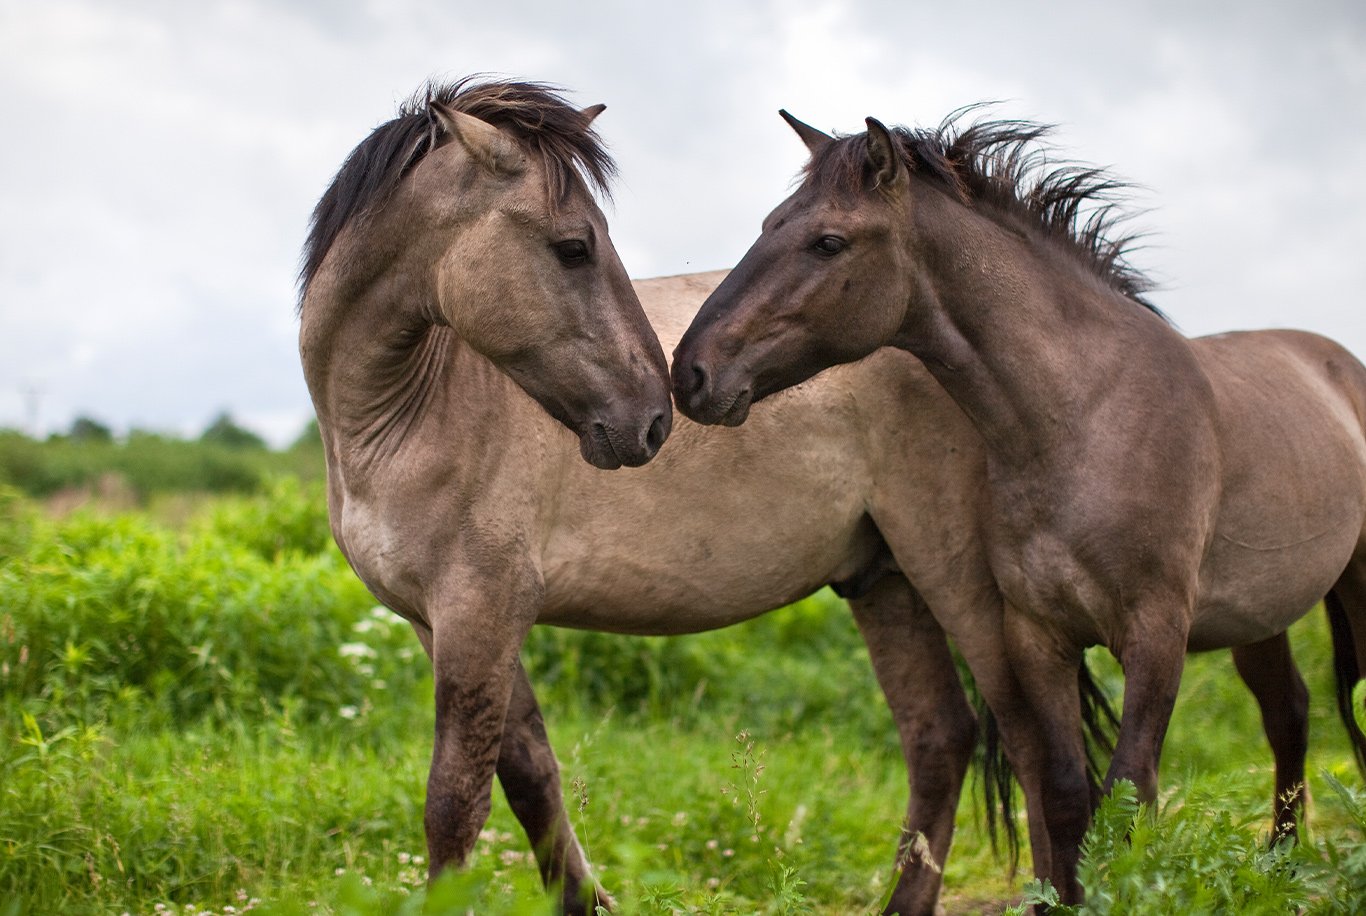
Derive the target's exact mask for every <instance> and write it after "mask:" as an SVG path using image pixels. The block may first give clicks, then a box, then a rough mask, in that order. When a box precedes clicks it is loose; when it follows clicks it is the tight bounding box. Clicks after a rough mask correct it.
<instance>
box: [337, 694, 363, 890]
mask: <svg viewBox="0 0 1366 916" xmlns="http://www.w3.org/2000/svg"><path fill="white" fill-rule="evenodd" d="M337 715H339V716H341V717H342V718H343V719H354V718H356V716H358V715H360V710H359V709H357V708H356V707H354V706H343V707H342V708H341V709H338V710H337ZM341 873H342V870H341V869H338V871H337V874H339V875H340V874H341Z"/></svg>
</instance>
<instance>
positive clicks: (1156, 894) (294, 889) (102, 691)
mask: <svg viewBox="0 0 1366 916" xmlns="http://www.w3.org/2000/svg"><path fill="white" fill-rule="evenodd" d="M197 505H198V504H197ZM1295 641H1296V653H1297V657H1298V658H1299V660H1300V663H1301V665H1302V666H1303V667H1304V669H1305V673H1306V677H1307V679H1308V680H1309V682H1310V687H1311V692H1312V694H1313V696H1314V698H1315V703H1316V705H1315V711H1314V717H1315V718H1314V735H1315V738H1314V749H1313V754H1314V758H1313V761H1312V763H1313V765H1315V766H1316V767H1319V768H1323V769H1326V770H1327V771H1328V772H1327V773H1325V774H1324V775H1323V776H1322V777H1315V778H1316V779H1317V780H1318V783H1317V784H1316V786H1315V789H1314V793H1313V797H1314V798H1315V805H1314V806H1313V808H1312V810H1311V815H1312V817H1313V821H1312V823H1313V832H1312V833H1311V834H1310V835H1309V839H1308V841H1307V842H1306V843H1305V844H1304V845H1303V846H1301V847H1287V846H1281V847H1276V848H1271V847H1269V846H1268V845H1267V831H1268V826H1269V795H1270V784H1271V782H1270V767H1269V755H1268V753H1267V751H1266V748H1265V744H1264V743H1263V740H1262V738H1261V736H1260V725H1259V722H1258V718H1257V713H1256V707H1255V705H1254V704H1253V703H1252V702H1251V700H1250V699H1249V698H1248V697H1247V695H1246V692H1245V690H1244V689H1243V688H1242V687H1241V685H1240V684H1239V683H1238V682H1237V680H1236V678H1235V677H1234V676H1233V675H1232V673H1231V667H1230V666H1229V664H1228V660H1227V657H1226V656H1223V655H1220V654H1211V655H1208V656H1202V657H1197V658H1192V659H1191V660H1190V662H1189V664H1188V667H1187V673H1186V678H1185V681H1186V683H1185V684H1184V685H1183V689H1182V699H1181V700H1180V701H1179V702H1178V706H1177V716H1176V720H1175V721H1174V723H1173V726H1172V730H1171V733H1170V734H1171V737H1170V739H1169V743H1168V751H1167V755H1166V756H1167V763H1168V767H1167V770H1166V772H1165V774H1164V783H1165V784H1167V785H1171V786H1179V787H1180V788H1179V790H1178V791H1177V792H1176V793H1175V794H1173V795H1171V796H1169V797H1167V799H1166V800H1165V801H1164V803H1163V804H1162V805H1161V806H1160V807H1159V809H1158V810H1157V811H1156V812H1154V811H1151V810H1148V809H1146V808H1142V807H1141V806H1138V805H1137V804H1136V803H1135V801H1134V795H1133V792H1132V788H1131V787H1127V786H1124V787H1121V789H1120V791H1118V792H1117V793H1116V794H1115V796H1114V797H1113V798H1111V799H1110V800H1109V801H1107V803H1106V805H1105V807H1104V808H1102V810H1101V812H1100V813H1099V814H1098V816H1097V819H1096V823H1095V826H1094V829H1093V830H1092V832H1091V834H1090V835H1089V836H1088V838H1087V841H1086V853H1087V855H1086V860H1085V862H1084V863H1083V866H1082V880H1083V881H1084V883H1085V885H1086V888H1087V891H1088V895H1089V898H1088V903H1087V904H1086V906H1085V907H1083V908H1081V910H1080V912H1086V913H1091V912H1095V913H1101V912H1105V913H1115V912H1126V913H1128V912H1133V913H1152V912H1156V913H1178V912H1179V913H1187V912H1191V913H1199V912H1210V913H1213V912H1252V913H1256V912H1273V911H1274V912H1292V911H1294V910H1296V909H1300V910H1302V911H1304V912H1306V913H1314V914H1319V913H1322V914H1328V913H1341V912H1347V911H1348V910H1347V909H1344V907H1346V906H1348V903H1350V902H1352V901H1357V900H1360V899H1363V897H1366V796H1363V795H1362V793H1361V791H1360V790H1359V789H1353V788H1348V787H1347V786H1345V785H1343V782H1344V781H1352V780H1354V778H1355V777H1352V776H1349V775H1348V774H1349V772H1350V771H1349V770H1348V766H1349V764H1350V760H1351V756H1350V750H1349V748H1348V746H1347V744H1346V743H1345V741H1344V740H1343V738H1342V735H1341V729H1340V727H1339V725H1338V723H1337V722H1336V720H1335V713H1334V709H1333V703H1332V692H1331V690H1330V689H1329V688H1328V686H1327V680H1326V679H1327V678H1328V677H1329V676H1330V672H1331V664H1330V662H1329V649H1328V643H1327V636H1326V630H1325V628H1324V627H1323V622H1322V620H1321V619H1319V618H1317V617H1315V618H1314V619H1312V620H1310V621H1309V622H1308V623H1307V624H1305V625H1301V626H1300V627H1297V629H1296V631H1295ZM524 659H525V661H526V664H527V666H528V669H529V670H530V671H531V673H532V679H533V683H535V684H536V689H537V693H538V696H539V697H540V700H541V705H542V707H543V709H544V710H545V713H546V719H547V723H548V728H549V729H550V732H551V739H552V742H553V744H554V745H555V747H556V748H557V751H558V753H559V757H560V760H561V766H562V773H563V777H562V778H563V784H564V786H565V787H566V791H567V793H568V794H569V795H570V799H569V805H568V807H569V810H570V816H571V819H572V820H573V822H574V826H575V830H576V831H577V833H578V835H579V836H580V838H581V839H582V840H583V841H584V843H585V845H586V847H587V850H588V853H589V857H590V859H591V860H592V861H593V862H594V865H595V867H597V868H598V869H600V873H601V876H602V880H603V882H604V885H605V886H607V887H608V888H609V889H610V890H611V891H612V892H613V893H614V895H615V896H616V897H617V899H618V901H619V902H620V904H621V906H620V909H619V911H621V912H640V913H713V914H735V916H738V914H746V916H748V914H757V913H764V914H768V913H806V912H817V913H849V912H869V911H873V910H875V909H876V908H877V906H878V901H879V900H881V899H883V898H885V896H886V894H887V892H888V888H889V885H890V882H891V881H892V880H893V878H894V875H893V872H892V870H891V868H890V864H889V863H890V861H891V858H892V855H893V853H894V851H895V848H896V841H897V838H898V836H899V833H898V831H899V824H900V817H901V812H902V810H903V806H904V802H905V791H906V789H905V773H904V768H903V765H902V763H901V758H900V748H899V745H898V742H897V739H896V735H895V732H894V730H893V728H892V725H891V719H890V716H889V715H888V713H887V711H886V710H885V708H884V707H883V704H882V700H881V698H880V696H879V693H878V691H877V688H876V686H875V683H874V681H873V678H872V675H871V672H870V670H869V667H868V663H867V661H866V656H865V652H864V649H863V647H862V645H861V641H860V639H859V637H858V635H857V633H856V631H855V629H854V627H853V625H852V622H851V621H850V619H849V616H848V613H847V610H846V609H845V608H844V606H843V604H842V603H841V602H839V601H838V600H836V599H835V598H834V597H833V596H832V595H830V594H829V593H822V594H820V595H817V596H815V597H813V598H811V599H808V600H806V601H803V602H799V603H798V604H796V605H794V606H792V607H789V608H786V609H783V610H781V611H778V612H775V613H773V614H770V615H767V616H765V617H763V618H760V619H758V620H756V621H753V622H751V623H749V624H745V625H742V626H739V627H734V628H730V629H728V630H723V631H718V632H715V633H708V634H701V635H698V636H693V637H678V638H670V639H647V638H628V637H622V636H613V635H607V634H597V633H584V632H576V631H567V630H553V629H547V628H537V629H536V630H535V631H534V632H533V635H532V638H531V639H530V640H529V642H528V644H527V646H526V648H525V650H524ZM432 727H433V723H432V710H431V683H430V675H429V671H428V664H427V661H426V658H425V656H424V655H423V653H422V651H421V649H420V647H419V646H418V643H417V641H416V639H415V638H414V637H413V635H412V633H411V631H410V629H409V628H408V627H407V625H406V624H404V623H402V622H401V621H400V620H399V619H398V618H397V617H395V616H394V615H393V614H391V613H390V612H388V611H386V610H384V609H382V608H376V607H375V606H374V601H373V599H371V598H370V597H369V595H368V594H367V593H366V592H365V590H364V588H363V587H362V586H361V585H360V583H359V582H357V581H356V579H355V577H354V576H353V575H352V574H351V573H350V571H349V570H348V569H347V567H346V565H345V562H344V561H343V560H342V558H341V556H340V554H339V553H338V552H337V550H336V548H335V546H333V545H332V543H331V539H330V536H329V534H328V527H327V518H326V509H325V499H324V489H323V486H322V484H321V482H319V481H317V480H314V481H312V482H308V483H301V482H299V481H298V480H294V479H274V480H271V481H270V482H268V483H267V484H265V490H264V491H263V492H262V493H259V494H257V495H232V496H226V497H222V498H218V499H213V500H211V501H208V502H206V503H204V504H202V505H198V508H197V510H196V511H195V512H194V514H193V515H191V516H190V517H188V518H186V519H183V520H181V521H177V522H176V523H175V524H174V525H172V524H167V523H161V522H157V521H154V520H153V519H152V518H151V517H150V516H149V515H147V514H146V513H127V512H125V513H122V514H108V513H107V512H106V513H105V514H98V513H94V512H77V513H74V514H71V515H69V516H66V517H64V518H52V517H48V516H46V515H44V514H43V513H42V512H41V511H39V509H38V508H37V507H36V506H35V505H34V504H33V503H31V502H30V501H28V500H27V499H26V498H24V497H23V496H21V495H20V493H19V492H18V491H17V490H15V489H6V488H3V487H0V773H2V774H3V777H0V902H3V901H19V904H18V907H19V909H17V910H16V912H24V913H48V912H62V913H68V912H71V913H85V912H90V913H119V912H124V911H128V912H138V913H152V912H153V911H154V910H155V909H156V907H157V905H158V904H160V905H161V906H162V907H163V909H164V911H165V912H170V913H176V914H189V913H190V912H192V911H193V912H197V913H202V912H204V911H205V910H206V909H207V910H210V911H212V912H214V913H226V912H227V908H228V907H229V906H231V907H234V908H236V909H237V910H238V911H239V912H245V911H248V910H251V911H255V912H274V913H281V914H289V913H309V914H312V913H337V914H340V913H346V914H405V916H407V914H418V913H439V912H465V911H469V910H473V911H475V912H480V913H495V914H497V913H536V914H539V913H545V912H549V911H550V907H551V903H550V900H549V898H547V897H546V895H545V894H543V893H542V892H541V890H540V889H539V886H538V879H537V872H536V867H535V864H534V862H533V861H532V860H531V856H530V853H529V850H528V848H527V845H526V841H525V838H524V837H523V836H522V834H521V832H520V829H519V828H518V826H517V824H516V823H515V821H514V819H513V818H512V815H511V813H510V812H509V811H508V809H507V807H506V805H505V804H503V803H502V800H501V797H500V796H498V795H497V793H495V807H494V811H493V814H492V817H491V819H490V821H489V824H488V827H487V829H486V830H485V832H484V833H483V834H481V838H480V840H479V843H478V845H477V847H476V850H475V854H474V856H473V860H472V863H471V867H470V869H469V870H468V871H467V872H465V873H463V874H461V875H458V876H452V877H449V878H446V879H443V881H442V882H440V883H438V884H437V885H436V886H435V887H433V888H432V889H431V890H430V891H428V890H427V889H426V888H425V866H424V863H423V862H422V856H421V854H422V852H423V837H422V818H423V812H422V802H423V788H424V784H425V779H426V770H427V765H428V761H429V757H430V753H431V733H432ZM1315 772H1317V770H1316V771H1315ZM1205 774H1209V775H1205ZM1332 774H1337V776H1334V775H1332ZM1338 777H1341V779H1339V778H1338ZM969 794H970V793H965V798H966V797H967V796H968V795H969ZM1026 861H1027V859H1026ZM945 880H946V896H947V897H948V906H949V910H950V912H975V911H977V909H975V908H980V909H984V910H987V911H991V912H999V911H1000V908H1001V906H1002V905H1003V904H1004V903H1006V902H1007V901H1008V900H1009V899H1010V898H1011V897H1012V896H1014V897H1016V898H1018V895H1019V894H1020V893H1021V890H1018V889H1017V890H1015V891H1013V892H1012V890H1011V887H1012V885H1011V884H1010V883H1009V880H1010V879H1008V878H1007V876H1006V870H1005V866H1004V865H1003V864H1002V863H1001V862H1000V861H999V860H998V859H996V858H994V857H993V856H992V854H991V852H990V848H989V845H988V843H987V842H986V838H985V835H984V831H983V830H982V828H981V821H980V818H979V817H976V816H975V815H974V813H973V811H972V809H971V802H970V801H965V803H964V807H963V809H962V811H961V812H960V817H959V831H958V834H957V837H956V839H955V843H954V853H953V856H952V857H951V858H950V860H949V862H948V863H947V865H946V868H945ZM1051 892H1052V889H1051V888H1049V887H1047V885H1026V886H1025V887H1024V888H1023V893H1024V903H1025V904H1029V903H1047V902H1048V901H1049V894H1050V893H1051ZM256 898H259V900H257V899H256ZM1054 899H1055V898H1054ZM253 901H255V902H253ZM1344 901H1346V902H1348V903H1344ZM310 904H316V906H311V905H310ZM1016 911H1017V912H1018V911H1019V910H1018V909H1017V910H1016ZM1057 911H1058V912H1065V910H1062V909H1058V910H1057ZM0 916H8V914H7V913H5V910H4V904H3V903H0Z"/></svg>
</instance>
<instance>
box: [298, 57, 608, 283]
mask: <svg viewBox="0 0 1366 916" xmlns="http://www.w3.org/2000/svg"><path fill="white" fill-rule="evenodd" d="M433 102H436V103H438V104H441V105H445V106H447V107H449V108H453V109H455V110H457V111H461V112H464V113H465V114H469V115H472V116H474V117H476V118H479V119H480V120H483V121H487V122H488V123H490V124H493V125H494V126H495V127H498V128H500V129H502V130H504V131H506V132H507V133H509V134H510V135H511V136H513V137H514V138H515V139H516V140H517V142H518V143H520V144H521V145H522V147H523V148H524V149H525V150H526V151H527V152H528V153H529V154H530V155H531V156H532V157H533V158H534V159H536V160H537V161H538V162H539V163H540V165H541V168H542V169H543V172H544V175H545V180H546V192H547V194H548V195H549V201H548V203H549V206H550V207H551V208H552V209H553V208H554V207H556V206H557V205H558V204H559V203H560V202H561V201H563V200H564V199H565V197H566V196H567V195H568V194H569V193H570V190H571V189H572V187H573V186H574V184H575V183H576V182H579V181H583V182H585V183H587V184H588V185H591V187H592V188H593V189H594V190H596V191H597V192H598V193H600V194H603V195H604V196H606V195H608V194H609V193H610V188H609V185H610V183H611V180H612V178H613V177H614V176H615V174H616V164H615V163H614V162H613V160H612V157H611V155H610V154H609V153H608V152H607V149H606V147H605V146H604V145H603V143H602V140H601V138H600V137H599V136H598V134H597V132H596V131H595V130H593V127H592V115H591V114H587V113H585V112H584V111H582V110H581V109H579V108H576V107H574V106H573V105H571V104H570V103H569V102H568V101H567V100H566V99H565V98H564V96H563V95H562V94H561V90H560V89H559V88H557V87H555V86H550V85H548V84H545V83H535V82H525V81H516V80H483V79H481V78H479V77H465V78H464V79H461V80H457V81H455V82H452V83H429V84H427V85H426V86H424V87H423V88H421V89H419V90H418V91H417V92H415V93H413V95H411V96H410V97H409V98H408V99H407V100H406V101H405V102H403V103H402V104H401V105H400V106H399V111H398V115H397V116H396V117H395V118H393V119H392V120H390V121H387V122H385V123H384V124H381V125H380V126H379V127H376V128H375V129H374V130H373V131H371V133H370V135H369V136H368V137H366V138H365V139H364V140H362V141H361V142H360V143H359V144H358V145H357V146H356V148H355V149H354V150H352V151H351V153H350V155H349V156H347V158H346V160H345V161H344V162H343V163H342V166H341V168H340V169H339V170H338V171H337V174H336V176H335V177H334V178H333V179H332V182H331V184H330V185H328V188H327V190H326V191H325V192H324V193H323V195H322V197H321V198H320V199H319V200H318V204H317V206H316V207H315V208H314V210H313V216H312V220H311V221H310V224H309V233H308V239H307V241H306V242H305V244H304V251H303V257H302V259H301V263H300V268H299V290H300V295H299V302H300V308H302V303H303V299H304V296H305V294H306V293H307V292H308V287H309V284H310V283H311V282H312V280H313V278H314V277H315V276H316V275H317V272H318V270H319V268H320V267H321V266H322V262H323V259H324V258H325V257H326V256H327V252H328V250H329V249H330V248H331V247H332V244H333V243H334V242H335V241H336V239H337V236H338V235H340V234H341V231H342V230H343V229H344V228H345V227H346V226H347V225H348V224H349V223H350V222H352V221H353V220H355V219H357V218H360V217H363V216H365V215H366V214H368V213H371V212H373V211H375V210H377V209H378V208H380V207H381V206H383V204H384V202H385V201H386V200H388V199H389V197H390V196H391V195H392V194H393V193H394V190H395V189H396V188H397V187H398V185H399V183H400V182H401V181H402V180H403V178H404V176H406V175H407V174H408V173H409V172H410V171H412V169H413V168H414V167H415V166H416V165H417V164H418V163H419V162H421V161H422V159H423V158H424V157H425V156H426V155H427V154H428V153H430V152H431V151H432V150H433V149H436V148H437V147H438V146H440V145H441V143H442V135H441V129H440V127H439V126H438V125H437V122H436V118H435V115H434V114H433V111H432V108H431V104H432V103H433Z"/></svg>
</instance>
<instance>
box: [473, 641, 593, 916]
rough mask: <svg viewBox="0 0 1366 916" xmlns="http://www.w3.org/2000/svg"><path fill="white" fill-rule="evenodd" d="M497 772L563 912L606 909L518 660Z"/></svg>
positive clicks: (545, 880) (542, 875)
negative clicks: (557, 892) (556, 889)
mask: <svg viewBox="0 0 1366 916" xmlns="http://www.w3.org/2000/svg"><path fill="white" fill-rule="evenodd" d="M497 769H498V782H499V783H500V784H502V786H503V793H504V794H505V795H506V796H507V800H508V806H509V807H510V808H511V809H512V813H513V814H515V815H516V816H517V820H518V821H519V822H520V823H521V825H522V829H524V830H525V831H526V835H527V839H528V840H530V841H531V848H532V849H533V850H535V853H536V863H537V865H539V866H540V870H541V880H543V881H544V882H545V885H546V887H548V888H552V887H559V888H560V895H561V906H562V907H563V909H564V912H565V913H566V914H569V916H574V914H580V913H583V914H588V913H592V912H593V911H594V908H595V907H599V906H601V907H604V908H606V909H611V907H612V900H611V898H610V897H608V896H607V894H606V893H605V892H604V891H603V890H602V889H601V888H600V887H598V886H597V884H596V883H595V882H593V880H592V877H591V875H590V873H589V867H588V859H587V857H586V856H585V855H584V853H583V848H582V847H581V846H580V845H579V841H578V838H577V837H575V836H574V829H573V828H572V827H571V826H570V823H569V817H568V815H567V814H566V813H565V809H564V795H563V793H562V791H561V788H560V768H559V764H558V763H557V762H556V760H555V752H554V751H553V750H551V747H550V741H549V739H548V738H547V737H546V733H545V721H544V720H543V719H542V718H541V710H540V707H539V706H538V705H537V703H536V695H535V694H534V693H533V692H532V689H531V682H530V681H529V680H528V679H527V675H526V669H524V668H523V667H522V664H521V662H520V661H519V662H518V663H517V670H516V672H515V679H514V681H513V687H512V699H511V702H510V703H509V705H508V712H507V721H506V722H505V724H504V726H503V741H502V744H501V746H500V748H499V752H498V767H497Z"/></svg>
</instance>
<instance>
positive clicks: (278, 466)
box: [0, 421, 323, 500]
mask: <svg viewBox="0 0 1366 916" xmlns="http://www.w3.org/2000/svg"><path fill="white" fill-rule="evenodd" d="M91 422H92V423H93V422H94V421H91ZM229 422H230V421H229ZM76 432H77V430H76V429H75V428H73V434H72V435H70V436H59V437H53V438H51V439H49V440H47V441H45V442H39V441H37V440H34V439H30V438H29V437H27V436H25V435H23V434H21V433H18V432H15V431H13V430H0V485H9V486H12V487H15V488H17V489H19V490H21V491H22V492H24V493H26V494H28V495H30V496H37V497H46V496H51V495H52V494H54V493H57V492H59V491H63V490H72V489H81V488H86V489H92V490H95V489H99V488H100V487H101V485H102V483H103V482H106V481H110V480H116V481H118V482H120V484H121V485H122V486H124V487H126V488H131V490H132V491H133V493H134V495H136V496H137V497H139V498H140V499H143V500H146V499H148V498H149V497H150V496H152V495H154V494H158V493H179V492H205V493H253V492H258V491H260V490H261V489H262V488H263V487H265V486H266V485H267V484H268V483H269V481H270V480H272V479H273V478H274V477H278V476H280V475H293V476H299V477H303V478H306V479H320V478H321V477H322V476H323V456H322V446H321V442H320V441H318V440H316V439H310V438H307V437H302V438H301V440H300V442H298V443H296V444H295V445H294V446H291V447H290V449H288V450H287V451H283V452H272V451H267V450H265V449H264V447H256V446H255V445H253V444H251V443H252V442H254V443H260V439H259V437H257V436H256V435H255V434H254V433H251V432H249V431H245V430H241V432H242V433H244V434H245V436H246V437H249V440H250V441H248V440H247V439H244V438H243V437H241V436H237V435H236V434H233V433H231V431H230V430H226V429H225V430H224V431H222V435H218V434H215V435H212V436H210V435H209V434H208V433H206V434H205V435H206V437H207V438H206V439H204V440H202V441H199V442H187V441H185V440H182V439H177V438H174V437H170V436H164V435H161V434H158V433H150V432H143V431H137V430H134V431H133V432H131V433H129V435H128V437H127V438H126V440H125V441H123V442H118V441H114V440H112V439H111V438H107V437H104V436H101V435H98V434H96V433H94V432H91V433H90V434H89V435H76ZM244 443H245V444H246V447H244ZM262 445H263V444H262Z"/></svg>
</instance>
